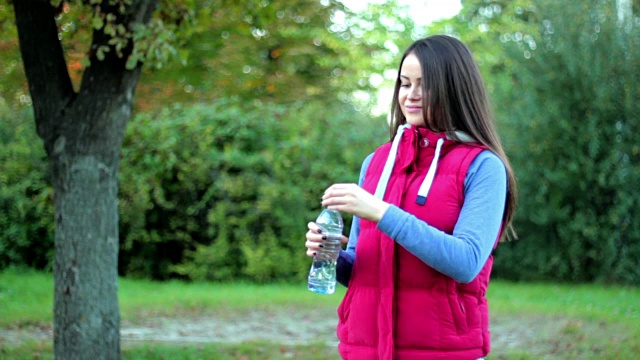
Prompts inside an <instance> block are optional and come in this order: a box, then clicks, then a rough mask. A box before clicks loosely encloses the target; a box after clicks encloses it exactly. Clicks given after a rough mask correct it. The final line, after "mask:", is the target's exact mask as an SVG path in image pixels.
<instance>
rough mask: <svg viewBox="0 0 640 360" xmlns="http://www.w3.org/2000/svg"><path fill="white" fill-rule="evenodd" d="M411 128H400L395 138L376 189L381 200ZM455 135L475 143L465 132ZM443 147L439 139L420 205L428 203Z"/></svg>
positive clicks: (407, 126) (417, 199) (408, 126)
mask: <svg viewBox="0 0 640 360" xmlns="http://www.w3.org/2000/svg"><path fill="white" fill-rule="evenodd" d="M410 127H411V125H409V124H404V125H401V126H399V127H398V131H397V132H396V136H395V137H394V138H393V143H392V144H391V150H389V157H387V162H386V163H385V164H384V169H383V170H382V175H380V180H379V181H378V186H377V187H376V192H375V196H376V197H377V198H378V199H380V200H383V199H384V194H385V192H386V191H387V185H388V184H389V178H391V172H392V171H393V166H394V165H395V162H396V157H397V155H398V146H399V145H400V140H401V139H402V133H403V132H404V129H408V128H410ZM455 133H456V135H457V136H458V138H459V139H460V141H461V142H474V141H475V140H474V139H473V138H472V137H471V136H469V135H467V134H466V133H464V132H459V131H456V132H455ZM442 145H444V139H443V138H439V139H438V141H437V142H436V151H435V153H434V154H433V160H431V165H430V166H429V170H428V171H427V175H426V176H425V178H424V180H423V181H422V184H421V185H420V189H419V190H418V196H417V197H416V203H417V204H419V205H424V204H425V203H426V201H427V195H429V190H430V189H431V185H432V184H433V179H434V178H435V176H436V170H437V168H438V161H439V160H440V150H442Z"/></svg>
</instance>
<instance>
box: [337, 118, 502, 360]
mask: <svg viewBox="0 0 640 360" xmlns="http://www.w3.org/2000/svg"><path fill="white" fill-rule="evenodd" d="M438 138H444V134H435V133H433V132H430V131H427V130H425V129H422V128H415V127H411V128H410V129H406V130H405V131H404V134H403V136H402V140H401V142H400V144H399V150H398V155H397V158H396V163H395V166H394V167H393V171H392V173H391V177H390V179H389V183H388V186H387V189H386V193H385V196H384V200H385V201H387V202H388V203H391V204H394V205H397V206H398V207H400V208H401V209H403V210H405V211H407V212H409V213H411V214H413V215H415V216H416V217H418V218H419V219H421V220H424V221H425V222H427V223H428V224H430V225H432V226H434V227H436V228H438V229H440V230H442V231H444V232H446V233H448V234H451V233H452V232H453V228H454V226H455V224H456V221H457V219H458V215H459V214H460V210H461V208H462V204H463V201H464V195H463V189H464V181H465V177H466V174H467V169H468V168H469V165H470V164H471V162H472V161H473V159H474V158H475V157H476V156H477V155H478V154H479V153H480V152H481V151H482V150H483V149H484V148H483V147H481V146H479V145H478V144H463V143H458V142H454V141H452V140H446V141H445V142H444V144H443V146H442V148H441V153H440V157H439V162H438V165H437V171H436V175H435V178H434V181H433V183H432V185H431V189H430V191H429V193H428V196H427V199H426V203H425V204H424V205H419V204H417V203H416V197H417V194H418V189H419V188H420V185H421V184H422V182H423V179H424V178H425V174H426V173H427V170H428V168H429V166H430V165H431V162H432V160H433V157H434V152H435V144H436V141H437V140H438ZM425 139H426V140H425ZM390 149H391V143H388V144H385V145H383V146H381V147H380V148H378V149H377V150H376V152H375V154H374V156H373V158H372V160H371V163H370V165H369V168H368V170H367V173H366V176H365V181H364V184H363V188H364V189H365V190H367V191H369V192H370V193H372V194H373V193H374V192H375V190H376V186H377V185H378V181H379V179H380V174H381V173H382V170H383V168H384V165H385V162H386V160H387V157H388V155H389V152H390ZM376 224H377V223H375V222H371V221H367V220H362V219H361V223H360V226H361V228H360V236H359V238H358V244H357V247H356V261H355V263H354V267H353V271H352V274H351V280H350V283H349V287H348V290H347V293H346V295H345V297H344V299H343V301H342V303H341V304H340V307H339V308H338V316H339V324H338V330H337V335H338V338H339V339H340V345H339V347H338V349H339V351H340V354H341V355H342V357H343V358H344V359H362V360H373V359H380V360H391V359H398V360H422V359H425V360H426V359H429V360H433V359H456V360H461V359H462V360H464V359H478V358H481V357H483V356H486V355H487V354H488V353H489V350H490V345H489V314H488V307H487V301H486V298H485V294H486V290H487V285H488V282H489V276H490V272H491V266H492V264H493V258H492V257H490V258H489V260H488V261H487V263H486V264H485V265H484V268H483V269H482V271H481V272H480V274H479V275H478V276H477V277H476V278H475V279H474V280H473V281H472V282H471V283H469V284H462V283H458V282H456V281H455V280H453V279H452V278H450V277H448V276H446V275H443V274H441V273H439V272H438V271H436V270H434V269H433V268H431V267H429V266H428V265H426V264H425V263H424V262H422V261H421V260H419V259H418V258H417V257H416V256H414V255H413V254H411V253H409V252H408V251H407V250H405V249H404V248H403V247H402V246H400V245H398V244H397V243H396V242H395V241H393V240H392V239H391V238H389V237H388V236H387V235H385V234H384V233H382V232H381V231H379V230H377V229H376Z"/></svg>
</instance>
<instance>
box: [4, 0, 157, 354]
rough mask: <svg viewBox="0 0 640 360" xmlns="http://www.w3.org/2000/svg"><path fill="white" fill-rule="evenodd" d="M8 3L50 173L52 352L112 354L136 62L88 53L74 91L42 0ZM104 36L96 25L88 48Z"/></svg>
mask: <svg viewBox="0 0 640 360" xmlns="http://www.w3.org/2000/svg"><path fill="white" fill-rule="evenodd" d="M156 3H157V0H136V1H133V2H132V3H131V5H129V6H130V8H129V10H130V11H129V12H128V13H127V14H126V16H122V17H121V21H122V23H123V24H126V25H127V28H129V29H130V28H132V26H133V24H134V23H139V22H142V23H146V22H148V21H149V19H150V17H151V14H152V13H153V11H154V9H155V6H156ZM13 4H14V11H15V15H16V26H17V28H18V37H19V40H20V51H21V54H22V60H23V62H24V68H25V73H26V75H27V80H28V82H29V91H30V93H31V98H32V101H33V107H34V113H35V120H36V127H37V131H38V135H39V136H40V137H41V138H42V140H43V142H44V146H45V149H46V152H47V155H48V158H49V162H50V165H51V170H52V175H53V176H52V178H53V188H54V202H55V259H54V285H55V293H54V355H55V358H57V359H65V360H66V359H83V360H84V359H92V360H95V359H119V358H120V313H119V307H118V292H117V290H118V272H117V271H118V264H117V262H118V248H119V237H118V207H117V206H118V197H117V195H118V169H119V159H120V152H121V148H122V140H123V138H124V133H125V128H126V125H127V122H128V120H129V118H130V116H131V111H132V106H133V94H134V90H135V88H136V85H137V83H138V79H139V77H140V67H139V66H138V67H137V68H136V69H134V70H127V69H126V67H125V62H126V57H123V58H118V57H117V56H115V54H114V52H113V51H112V52H110V53H109V55H108V56H107V57H106V58H105V59H104V61H98V60H97V59H96V57H95V54H94V55H92V57H91V66H90V67H89V68H87V69H86V70H85V72H84V74H83V80H82V84H81V86H80V91H79V93H75V92H74V90H73V87H72V84H71V81H70V79H69V74H68V72H67V66H66V62H65V60H64V53H63V50H62V47H61V44H60V41H59V40H58V29H57V25H56V23H55V20H54V17H55V9H54V8H53V7H52V6H51V4H50V2H49V0H15V1H14V3H13ZM103 5H105V4H103ZM108 40H109V37H108V36H106V35H105V34H104V33H103V32H101V31H95V32H94V36H93V44H92V48H93V49H95V48H96V47H97V46H99V45H101V44H102V45H104V44H106V43H107V42H108ZM129 50H130V49H129Z"/></svg>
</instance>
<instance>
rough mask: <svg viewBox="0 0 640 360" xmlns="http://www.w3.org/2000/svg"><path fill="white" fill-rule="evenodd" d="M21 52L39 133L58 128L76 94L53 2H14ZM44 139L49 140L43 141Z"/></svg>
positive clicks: (37, 0)
mask: <svg viewBox="0 0 640 360" xmlns="http://www.w3.org/2000/svg"><path fill="white" fill-rule="evenodd" d="M13 7H14V12H15V17H16V27H17V29H18V39H19V40H20V52H21V54H22V61H23V64H24V70H25V73H26V76H27V81H28V82H29V92H30V93H31V99H32V101H33V108H34V112H35V120H36V125H37V128H38V134H39V135H40V136H41V137H42V136H43V135H44V134H46V133H49V134H51V133H52V132H50V131H45V129H44V128H45V127H51V126H54V119H55V116H53V115H54V114H59V113H60V112H61V111H62V110H63V109H64V107H65V105H66V104H68V102H69V100H71V99H72V98H73V97H74V96H75V93H74V91H73V84H72V83H71V78H70V77H69V72H68V70H67V63H66V61H65V58H64V52H63V50H62V45H61V44H60V40H59V39H58V27H57V25H56V22H55V18H54V17H55V8H54V7H53V6H52V5H51V3H50V2H49V0H14V1H13ZM43 140H45V142H46V139H44V138H43Z"/></svg>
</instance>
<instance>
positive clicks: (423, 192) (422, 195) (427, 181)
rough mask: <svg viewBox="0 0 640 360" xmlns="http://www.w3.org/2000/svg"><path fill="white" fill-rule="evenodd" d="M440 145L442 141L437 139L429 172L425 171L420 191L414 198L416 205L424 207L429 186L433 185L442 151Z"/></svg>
mask: <svg viewBox="0 0 640 360" xmlns="http://www.w3.org/2000/svg"><path fill="white" fill-rule="evenodd" d="M442 144H444V139H443V138H439V139H438V142H437V143H436V152H435V154H433V160H431V165H430V166H429V171H427V176H425V178H424V180H423V181H422V185H420V190H418V197H417V198H416V204H418V205H424V203H425V202H426V201H427V195H429V189H431V184H433V178H434V177H435V176H436V169H437V168H438V160H439V159H440V149H442Z"/></svg>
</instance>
